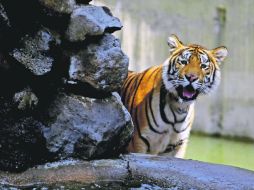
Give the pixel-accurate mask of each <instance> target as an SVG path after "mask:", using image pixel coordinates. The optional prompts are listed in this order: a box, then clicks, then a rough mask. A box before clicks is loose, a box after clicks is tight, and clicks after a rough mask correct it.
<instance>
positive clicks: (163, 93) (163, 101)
mask: <svg viewBox="0 0 254 190" xmlns="http://www.w3.org/2000/svg"><path fill="white" fill-rule="evenodd" d="M166 95H167V92H166V89H165V87H163V86H161V89H160V115H161V119H162V120H163V122H165V123H167V124H170V125H172V126H174V123H173V122H171V121H169V120H168V118H167V117H166V114H165V111H164V108H165V105H166V99H165V98H166Z"/></svg>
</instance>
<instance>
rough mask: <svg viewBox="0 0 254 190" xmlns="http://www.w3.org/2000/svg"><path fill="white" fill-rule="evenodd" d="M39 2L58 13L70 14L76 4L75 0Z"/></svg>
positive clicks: (41, 0) (43, 0)
mask: <svg viewBox="0 0 254 190" xmlns="http://www.w3.org/2000/svg"><path fill="white" fill-rule="evenodd" d="M39 2H40V3H41V4H42V5H44V6H45V7H47V8H49V9H51V10H53V11H55V12H57V13H67V14H70V13H71V12H72V11H73V9H74V8H75V6H76V2H75V0H39Z"/></svg>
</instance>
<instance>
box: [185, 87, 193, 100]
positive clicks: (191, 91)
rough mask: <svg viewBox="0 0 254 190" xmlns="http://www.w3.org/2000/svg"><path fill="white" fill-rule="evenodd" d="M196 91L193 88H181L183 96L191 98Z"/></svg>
mask: <svg viewBox="0 0 254 190" xmlns="http://www.w3.org/2000/svg"><path fill="white" fill-rule="evenodd" d="M195 93H196V91H195V90H194V89H186V88H183V97H185V98H192V97H193V96H194V95H195Z"/></svg>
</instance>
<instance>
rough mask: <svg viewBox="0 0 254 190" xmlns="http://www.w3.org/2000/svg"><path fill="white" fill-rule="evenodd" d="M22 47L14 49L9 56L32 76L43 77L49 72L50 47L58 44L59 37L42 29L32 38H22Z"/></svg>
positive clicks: (51, 62) (50, 60) (51, 59)
mask: <svg viewBox="0 0 254 190" xmlns="http://www.w3.org/2000/svg"><path fill="white" fill-rule="evenodd" d="M22 41H23V46H22V47H21V48H16V49H14V50H13V51H12V52H11V53H10V55H11V56H13V57H14V58H15V59H16V60H17V61H18V62H20V63H21V64H23V65H24V66H25V67H26V68H27V69H29V70H30V71H31V72H32V73H33V74H34V75H44V74H46V73H48V72H50V71H51V68H52V65H53V61H54V59H53V57H52V56H50V55H49V51H50V48H51V45H57V44H60V40H59V36H58V35H57V34H56V33H54V32H51V31H50V30H48V29H46V28H43V29H41V30H39V31H38V32H37V34H36V35H35V36H34V37H30V36H26V37H25V38H23V40H22Z"/></svg>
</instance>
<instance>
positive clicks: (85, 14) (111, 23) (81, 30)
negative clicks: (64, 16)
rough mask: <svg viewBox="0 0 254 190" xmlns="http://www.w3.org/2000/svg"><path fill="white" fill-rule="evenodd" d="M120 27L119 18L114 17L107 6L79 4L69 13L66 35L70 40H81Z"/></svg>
mask: <svg viewBox="0 0 254 190" xmlns="http://www.w3.org/2000/svg"><path fill="white" fill-rule="evenodd" d="M121 28H122V24H121V22H120V20H119V19H118V18H116V17H114V16H113V15H112V13H111V12H110V10H109V9H108V8H106V7H96V6H93V5H87V6H79V7H77V8H76V9H75V10H74V11H73V13H72V15H71V19H70V24H69V27H68V29H67V32H66V36H67V39H68V40H69V41H71V42H76V41H83V40H85V38H86V36H96V35H102V34H104V33H105V32H106V31H110V32H113V31H116V30H120V29H121Z"/></svg>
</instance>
